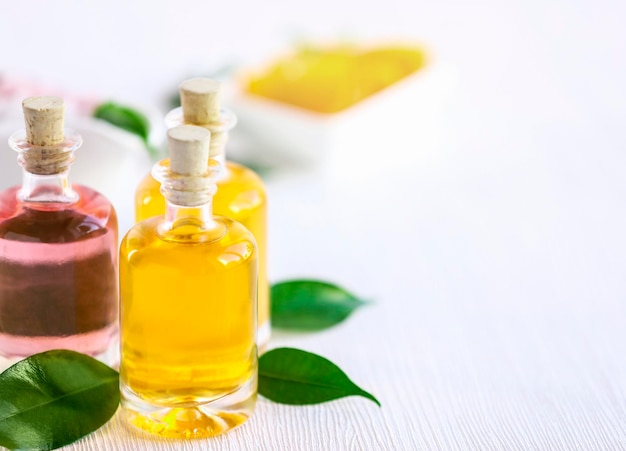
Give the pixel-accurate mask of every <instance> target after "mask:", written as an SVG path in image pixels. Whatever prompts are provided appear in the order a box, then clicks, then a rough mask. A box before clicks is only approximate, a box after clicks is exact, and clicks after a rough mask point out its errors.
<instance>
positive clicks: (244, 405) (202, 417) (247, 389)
mask: <svg viewBox="0 0 626 451" xmlns="http://www.w3.org/2000/svg"><path fill="white" fill-rule="evenodd" d="M121 396H122V411H123V415H124V418H125V420H126V421H127V423H129V424H131V425H133V426H134V427H136V428H139V429H141V430H143V431H146V432H149V433H150V434H154V435H158V436H160V437H167V438H206V437H214V436H216V435H220V434H223V433H225V432H228V431H230V430H232V429H234V428H236V427H237V426H239V425H241V424H243V423H245V422H246V420H248V418H250V416H252V413H253V412H254V406H255V404H256V396H257V377H256V375H255V376H254V377H253V378H251V379H250V380H249V381H248V382H246V383H245V384H244V385H243V386H241V387H240V388H239V389H237V390H236V391H234V392H231V393H228V394H227V395H224V396H222V397H220V398H218V399H215V400H213V401H208V402H203V401H197V402H181V403H180V404H175V405H160V404H156V403H150V402H148V401H146V400H144V399H142V398H139V397H138V396H137V395H135V394H134V393H132V392H131V391H130V390H129V389H128V388H127V387H125V386H124V385H123V384H122V386H121Z"/></svg>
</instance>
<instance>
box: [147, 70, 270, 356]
mask: <svg viewBox="0 0 626 451" xmlns="http://www.w3.org/2000/svg"><path fill="white" fill-rule="evenodd" d="M219 89H220V88H219V84H218V83H217V82H215V81H213V80H210V79H206V78H199V79H191V80H187V81H185V82H183V83H182V84H181V86H180V94H181V100H182V104H183V106H182V108H177V109H175V110H172V111H171V112H170V113H169V114H168V115H167V123H168V126H169V127H173V126H177V125H181V124H184V123H185V124H190V125H197V126H201V127H204V128H206V129H207V130H209V131H210V132H211V148H210V151H209V158H211V159H214V160H216V161H218V162H220V163H221V164H222V171H221V173H220V175H219V176H218V178H217V188H218V189H217V193H216V194H215V196H214V197H213V212H214V213H215V214H216V215H221V216H225V217H228V218H231V219H234V220H235V221H237V222H239V223H241V224H243V225H244V226H245V227H246V228H247V229H248V230H249V231H250V232H252V234H253V235H254V238H255V239H256V243H257V246H258V267H259V272H258V275H259V279H258V306H259V309H258V344H259V346H263V345H265V344H266V343H267V341H268V340H269V337H270V299H269V283H268V277H267V199H266V194H265V187H264V185H263V181H262V180H261V178H260V177H259V176H258V175H257V174H256V173H255V172H254V171H252V170H250V169H248V168H246V167H244V166H242V165H239V164H236V163H232V162H230V161H226V160H225V144H226V141H227V139H228V131H229V130H230V129H232V128H233V127H234V125H235V123H236V117H235V115H234V114H233V113H232V112H230V111H228V110H226V109H223V108H220V104H219ZM165 205H166V203H165V199H164V197H163V195H162V194H161V191H160V185H159V183H158V182H157V181H156V180H155V179H154V177H153V176H152V175H151V174H147V175H146V176H145V177H144V178H143V179H142V180H141V182H140V184H139V186H138V188H137V191H136V193H135V219H136V221H137V222H139V221H143V220H145V219H148V218H151V217H153V216H157V215H162V214H163V213H164V212H165Z"/></svg>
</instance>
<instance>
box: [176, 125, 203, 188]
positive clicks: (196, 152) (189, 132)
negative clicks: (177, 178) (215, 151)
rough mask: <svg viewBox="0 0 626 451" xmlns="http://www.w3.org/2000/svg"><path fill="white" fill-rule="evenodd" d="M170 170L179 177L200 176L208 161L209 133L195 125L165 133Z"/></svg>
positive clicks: (179, 127) (180, 127) (184, 126)
mask: <svg viewBox="0 0 626 451" xmlns="http://www.w3.org/2000/svg"><path fill="white" fill-rule="evenodd" d="M167 138H168V145H169V155H170V170H171V171H172V172H173V173H176V174H180V175H191V176H193V175H201V174H204V173H205V172H206V169H207V161H208V160H209V142H210V140H211V133H210V132H209V131H208V130H207V129H205V128H202V127H196V126H195V125H180V126H178V127H174V128H171V129H170V130H169V131H168V132H167Z"/></svg>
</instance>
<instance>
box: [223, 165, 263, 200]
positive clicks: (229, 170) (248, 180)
mask: <svg viewBox="0 0 626 451" xmlns="http://www.w3.org/2000/svg"><path fill="white" fill-rule="evenodd" d="M231 183H233V184H238V185H245V186H246V187H248V189H255V190H257V191H261V192H263V193H265V184H264V183H263V179H261V177H260V176H259V175H258V174H257V173H256V172H254V171H253V170H252V169H250V168H247V167H246V166H243V165H241V164H239V163H234V162H232V161H226V173H225V175H224V177H223V178H221V179H220V180H218V181H217V186H218V189H219V187H220V186H221V185H226V184H231Z"/></svg>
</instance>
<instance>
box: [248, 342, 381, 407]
mask: <svg viewBox="0 0 626 451" xmlns="http://www.w3.org/2000/svg"><path fill="white" fill-rule="evenodd" d="M259 394H261V395H263V396H265V397H266V398H268V399H271V400H272V401H274V402H278V403H281V404H296V405H303V404H319V403H322V402H326V401H332V400H334V399H339V398H343V397H345V396H363V397H365V398H367V399H369V400H371V401H373V402H375V403H376V404H377V405H378V406H379V407H380V403H379V402H378V400H377V399H376V398H374V396H372V395H371V394H370V393H368V392H366V391H365V390H362V389H361V388H359V387H358V386H357V385H355V384H354V382H352V381H351V380H350V379H349V378H348V376H346V374H345V373H344V372H343V371H341V369H340V368H339V367H338V366H337V365H335V364H334V363H332V362H331V361H330V360H328V359H325V358H324V357H321V356H319V355H316V354H312V353H310V352H306V351H302V350H300V349H293V348H278V349H273V350H271V351H269V352H266V353H265V354H263V355H262V356H261V358H260V359H259Z"/></svg>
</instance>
